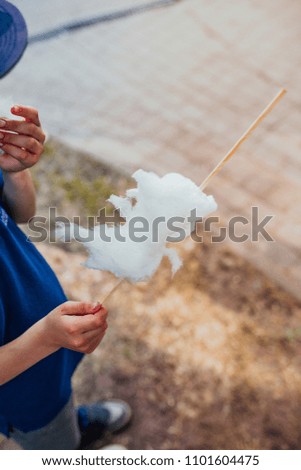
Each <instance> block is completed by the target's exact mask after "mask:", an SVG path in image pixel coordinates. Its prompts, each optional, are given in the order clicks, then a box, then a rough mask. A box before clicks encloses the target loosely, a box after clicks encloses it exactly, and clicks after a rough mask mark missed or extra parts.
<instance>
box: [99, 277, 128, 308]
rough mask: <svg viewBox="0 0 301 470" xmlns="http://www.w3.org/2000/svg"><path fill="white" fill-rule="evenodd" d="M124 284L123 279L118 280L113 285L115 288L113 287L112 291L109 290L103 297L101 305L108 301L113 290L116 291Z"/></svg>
mask: <svg viewBox="0 0 301 470" xmlns="http://www.w3.org/2000/svg"><path fill="white" fill-rule="evenodd" d="M123 282H125V279H123V278H122V279H118V282H117V283H116V284H115V286H114V287H113V289H111V290H110V291H109V292H108V293H107V294H106V295H105V296H104V298H103V299H102V301H101V303H102V304H104V302H105V301H106V300H108V298H109V297H111V295H112V294H114V292H115V290H117V289H118V287H120V285H121V284H122V283H123Z"/></svg>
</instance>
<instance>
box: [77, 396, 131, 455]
mask: <svg viewBox="0 0 301 470" xmlns="http://www.w3.org/2000/svg"><path fill="white" fill-rule="evenodd" d="M131 417H132V411H131V408H130V406H129V405H128V404H127V403H126V402H124V401H122V400H104V401H100V402H98V403H93V404H92V405H82V406H79V407H78V422H79V428H80V431H81V435H82V439H81V443H80V448H83V447H86V446H88V445H89V444H91V443H92V442H93V441H96V440H97V439H99V438H100V437H102V436H104V435H105V433H115V432H118V431H121V430H122V429H124V428H125V427H126V426H127V424H128V423H129V422H130V420H131Z"/></svg>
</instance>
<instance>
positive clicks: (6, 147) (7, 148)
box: [0, 144, 32, 165]
mask: <svg viewBox="0 0 301 470" xmlns="http://www.w3.org/2000/svg"><path fill="white" fill-rule="evenodd" d="M0 148H1V150H3V152H5V153H6V154H8V155H9V156H10V157H13V158H15V159H16V160H18V161H19V162H21V163H24V165H25V160H26V159H27V158H28V157H29V153H28V151H27V150H25V149H22V148H20V147H15V146H14V145H11V144H3V145H0ZM31 156H32V155H31Z"/></svg>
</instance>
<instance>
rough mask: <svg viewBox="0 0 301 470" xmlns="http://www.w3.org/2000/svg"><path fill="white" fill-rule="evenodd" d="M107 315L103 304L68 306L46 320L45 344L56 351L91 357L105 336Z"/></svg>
mask: <svg viewBox="0 0 301 470" xmlns="http://www.w3.org/2000/svg"><path fill="white" fill-rule="evenodd" d="M107 314H108V313H107V310H106V309H105V308H104V307H103V306H102V305H100V304H91V303H85V302H71V301H69V302H65V303H64V304H62V305H59V306H58V307H57V308H56V309H54V310H52V312H50V313H49V314H48V315H47V316H46V317H45V318H44V319H43V320H44V332H45V341H47V342H48V344H49V346H50V347H53V348H54V349H59V348H67V349H72V350H73V351H78V352H82V353H85V354H90V353H92V352H93V351H94V349H96V347H97V346H98V345H99V343H100V342H101V340H102V339H103V337H104V335H105V332H106V329H107V327H108V325H107V321H106V319H107Z"/></svg>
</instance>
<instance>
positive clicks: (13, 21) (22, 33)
mask: <svg viewBox="0 0 301 470" xmlns="http://www.w3.org/2000/svg"><path fill="white" fill-rule="evenodd" d="M27 43H28V32H27V26H26V23H25V20H24V18H23V16H22V14H21V13H20V11H19V10H18V9H17V8H16V7H15V6H14V5H12V4H11V3H9V2H7V1H6V0H0V78H3V77H4V76H5V75H6V74H7V73H8V72H9V71H10V70H11V69H12V68H13V67H14V66H15V65H16V64H17V62H18V61H19V60H20V59H21V57H22V55H23V53H24V51H25V49H26V46H27Z"/></svg>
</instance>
